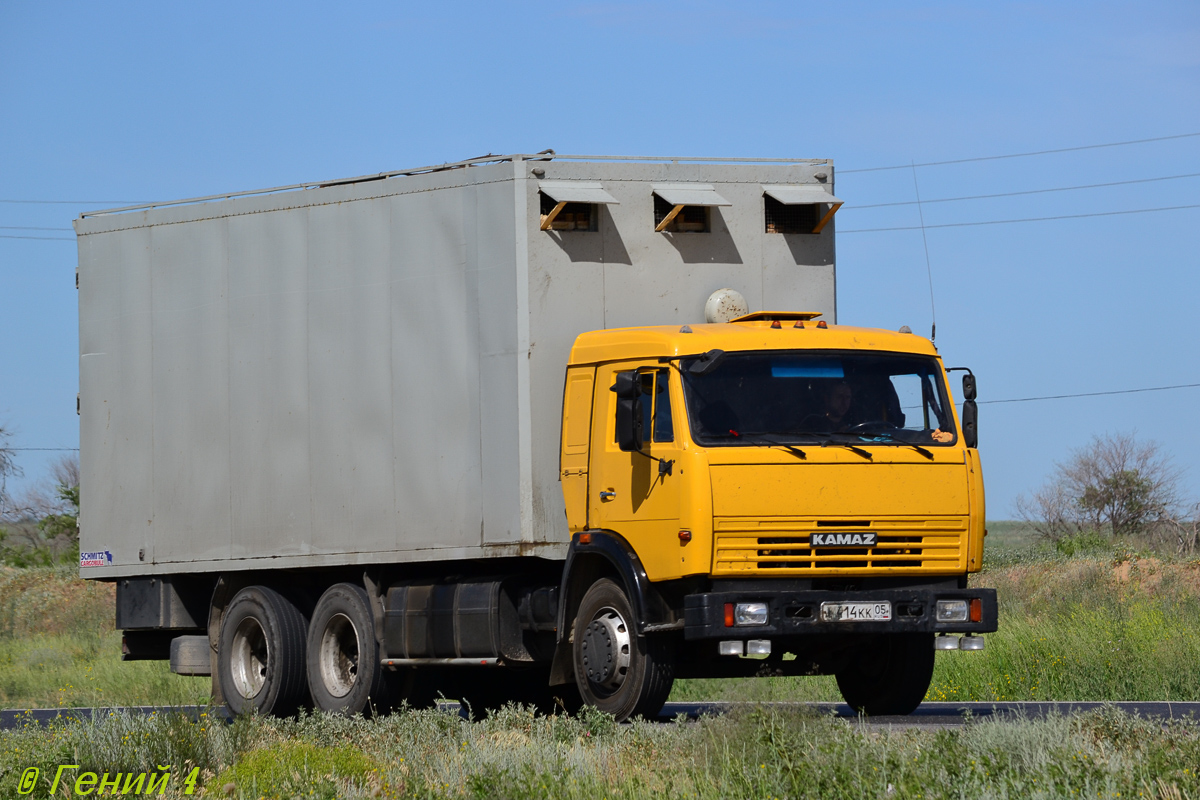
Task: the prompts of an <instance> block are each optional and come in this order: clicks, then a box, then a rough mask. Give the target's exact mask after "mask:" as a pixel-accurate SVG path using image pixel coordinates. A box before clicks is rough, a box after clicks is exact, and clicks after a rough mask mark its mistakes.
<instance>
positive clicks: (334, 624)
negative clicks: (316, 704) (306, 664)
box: [319, 614, 359, 697]
mask: <svg viewBox="0 0 1200 800" xmlns="http://www.w3.org/2000/svg"><path fill="white" fill-rule="evenodd" d="M358 653H359V649H358V632H357V631H356V630H354V623H352V622H351V621H350V618H349V617H347V616H346V615H345V614H334V615H333V616H332V617H330V618H329V622H328V623H326V624H325V630H324V631H322V633H321V650H320V656H319V658H320V664H321V681H322V682H323V683H324V684H325V689H326V690H327V691H328V692H329V693H330V694H331V695H333V696H334V697H345V696H346V695H348V694H350V690H351V689H353V688H354V683H355V681H357V680H358Z"/></svg>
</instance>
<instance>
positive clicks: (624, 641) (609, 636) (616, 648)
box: [580, 608, 633, 690]
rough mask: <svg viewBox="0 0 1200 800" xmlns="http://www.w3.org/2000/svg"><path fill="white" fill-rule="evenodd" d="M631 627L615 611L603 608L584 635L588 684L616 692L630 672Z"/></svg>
mask: <svg viewBox="0 0 1200 800" xmlns="http://www.w3.org/2000/svg"><path fill="white" fill-rule="evenodd" d="M632 643H633V642H632V638H631V637H630V635H629V626H628V625H627V624H626V623H625V620H624V619H622V618H621V615H620V614H619V613H617V611H616V610H615V609H613V608H602V609H600V611H598V612H597V613H596V616H595V617H594V618H593V619H592V621H591V622H589V623H588V624H587V628H585V629H584V632H583V641H582V643H581V647H580V650H581V654H582V661H583V668H584V671H585V673H586V674H587V679H588V682H589V683H591V684H592V685H594V686H599V687H602V688H604V689H609V690H616V689H617V688H619V687H620V686H621V684H622V683H624V682H625V676H626V675H627V674H628V672H629V656H630V649H631V647H632Z"/></svg>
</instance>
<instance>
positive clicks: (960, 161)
mask: <svg viewBox="0 0 1200 800" xmlns="http://www.w3.org/2000/svg"><path fill="white" fill-rule="evenodd" d="M1195 136H1200V131H1198V132H1196V133H1179V134H1175V135H1174V136H1155V137H1154V138H1152V139H1130V140H1129V141H1126V142H1106V143H1105V144H1085V145H1080V146H1078V147H1059V148H1056V149H1054V150H1033V151H1031V152H1028V153H1008V154H1006V155H1002V156H976V157H974V158H954V159H950V160H949V161H928V162H926V163H924V164H916V165H913V164H897V165H896V166H894V167H865V168H861V169H841V170H838V174H839V175H847V174H850V173H854V172H883V171H885V170H892V169H911V168H912V167H913V166H918V167H941V166H945V165H947V164H968V163H971V162H974V161H999V160H1000V159H1005V158H1026V157H1027V156H1046V155H1051V154H1053V153H1073V152H1076V151H1079V150H1098V149H1100V148H1102V147H1124V146H1125V145H1129V144H1148V143H1150V142H1166V141H1170V140H1172V139H1188V138H1191V137H1195Z"/></svg>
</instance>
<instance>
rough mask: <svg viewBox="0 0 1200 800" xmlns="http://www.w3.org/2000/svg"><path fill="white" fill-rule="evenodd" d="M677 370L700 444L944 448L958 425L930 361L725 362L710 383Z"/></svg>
mask: <svg viewBox="0 0 1200 800" xmlns="http://www.w3.org/2000/svg"><path fill="white" fill-rule="evenodd" d="M690 363H691V362H690V361H688V360H684V361H683V362H682V363H681V365H680V366H681V373H682V375H683V385H684V395H685V397H686V399H687V413H688V420H689V421H690V423H691V428H692V437H693V438H694V439H695V440H696V443H697V444H702V445H717V446H731V445H752V444H762V443H763V442H764V440H765V441H767V442H770V443H779V444H803V443H805V442H808V443H812V442H826V441H833V442H853V443H856V444H857V443H862V442H866V443H867V444H892V445H898V444H922V445H925V444H933V445H949V444H953V443H954V441H955V438H956V437H955V430H954V423H953V421H952V418H951V417H950V415H949V413H948V411H947V409H948V408H949V405H948V403H947V397H946V389H945V385H944V384H943V382H942V371H941V369H940V368H939V366H938V363H937V361H936V360H935V359H933V358H928V357H925V356H910V355H899V354H894V353H862V352H836V351H834V352H811V351H805V352H797V351H795V350H791V351H787V352H755V353H729V354H728V356H727V357H726V358H725V359H724V361H722V362H721V363H720V365H719V366H717V367H716V368H714V369H712V370H711V371H709V372H708V373H707V374H703V375H701V374H695V373H692V372H689V371H688V369H687V367H688V366H689V364H690Z"/></svg>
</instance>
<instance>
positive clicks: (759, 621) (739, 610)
mask: <svg viewBox="0 0 1200 800" xmlns="http://www.w3.org/2000/svg"><path fill="white" fill-rule="evenodd" d="M963 619H966V617H964V618H963ZM733 624H734V625H766V624H767V604H766V603H738V604H737V605H736V606H734V607H733Z"/></svg>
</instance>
